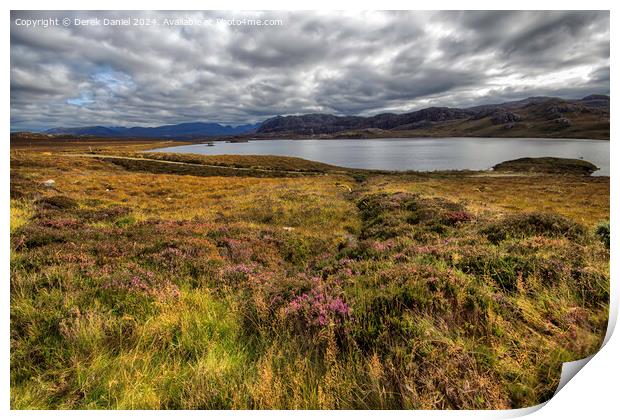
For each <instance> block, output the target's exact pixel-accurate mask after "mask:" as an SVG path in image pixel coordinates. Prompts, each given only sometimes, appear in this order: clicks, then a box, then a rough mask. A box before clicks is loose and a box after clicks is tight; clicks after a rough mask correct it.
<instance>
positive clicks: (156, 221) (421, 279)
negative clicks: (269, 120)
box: [10, 150, 609, 409]
mask: <svg viewBox="0 0 620 420" xmlns="http://www.w3.org/2000/svg"><path fill="white" fill-rule="evenodd" d="M101 154H102V155H106V156H109V155H112V154H113V153H112V151H111V150H105V151H102V152H101ZM131 156H147V157H148V158H149V159H153V160H157V159H158V156H157V154H153V153H149V154H131ZM195 159H196V158H195V157H191V156H185V157H179V158H178V162H181V163H188V162H189V163H192V164H193V165H198V166H200V165H205V166H204V167H194V166H192V169H191V170H189V169H185V168H184V169H182V170H180V169H179V167H180V166H182V165H176V166H175V164H171V163H170V162H175V157H174V156H171V155H165V156H162V157H161V162H155V163H152V162H151V161H150V160H144V161H143V160H131V161H129V160H124V161H123V157H122V156H120V155H119V156H118V157H116V158H114V159H111V158H103V157H97V156H96V155H93V156H86V155H77V153H74V154H73V155H68V154H66V153H63V152H61V151H57V150H51V151H49V152H42V151H34V152H26V151H19V152H15V151H14V152H13V153H12V156H11V279H10V280H11V405H12V407H13V408H18V409H19V408H125V409H134V408H135V409H137V408H142V409H158V408H164V409H181V408H183V409H192V408H194V409H196V408H209V409H214V408H224V409H226V408H235V409H243V408H250V409H263V408H354V409H355V408H415V409H442V408H451V409H464V408H466V409H472V408H483V409H490V408H516V407H524V406H529V405H534V404H537V403H540V402H542V401H545V400H547V399H549V398H550V397H551V396H552V395H553V392H554V391H555V388H556V386H557V383H558V380H559V374H560V368H561V363H562V362H564V361H570V360H575V359H580V358H583V357H586V356H588V355H591V354H593V353H594V352H595V351H596V350H597V349H598V348H599V346H600V345H601V342H602V339H603V337H604V335H605V331H606V326H607V316H608V300H609V222H608V219H609V178H603V177H601V178H594V177H584V176H577V175H557V174H528V175H527V176H514V177H513V176H511V175H510V174H508V175H506V176H502V177H490V176H486V174H484V173H435V174H421V173H420V174H417V173H407V174H398V173H379V172H360V171H347V170H345V169H343V168H332V167H329V166H328V165H320V164H314V163H308V162H307V161H303V162H300V160H295V159H291V160H287V159H286V158H277V159H273V161H272V160H270V158H269V157H261V158H256V159H253V158H252V157H243V158H242V159H239V161H237V162H235V158H234V157H220V158H217V157H213V158H210V159H209V160H208V161H201V160H195ZM120 161H123V162H120ZM128 162H131V163H128ZM136 162H138V163H136ZM214 166H215V167H216V168H213V167H214ZM219 166H221V170H220V168H219ZM296 166H297V167H298V169H297V170H296V169H295V168H296ZM237 167H239V168H244V169H246V170H245V171H242V172H235V170H236V169H235V168H237ZM47 179H54V180H55V181H56V185H55V186H54V187H53V188H48V187H45V186H43V185H42V182H43V181H45V180H47Z"/></svg>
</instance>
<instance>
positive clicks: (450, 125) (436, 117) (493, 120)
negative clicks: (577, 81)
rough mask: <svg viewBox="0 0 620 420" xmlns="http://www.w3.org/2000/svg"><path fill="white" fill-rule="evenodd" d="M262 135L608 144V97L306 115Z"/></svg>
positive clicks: (267, 126)
mask: <svg viewBox="0 0 620 420" xmlns="http://www.w3.org/2000/svg"><path fill="white" fill-rule="evenodd" d="M257 134H259V135H274V134H275V135H293V136H296V135H297V136H329V137H354V138H357V137H385V136H394V137H408V136H447V137H458V136H474V137H567V138H595V139H609V96H605V95H590V96H587V97H585V98H583V99H579V100H564V99H559V98H549V97H533V98H528V99H524V100H520V101H513V102H507V103H503V104H492V105H482V106H476V107H471V108H446V107H431V108H426V109H422V110H419V111H414V112H409V113H406V114H379V115H375V116H372V117H350V116H342V117H341V116H335V115H330V114H307V115H299V116H278V117H275V118H271V119H269V120H267V121H265V122H264V123H263V124H262V125H261V126H260V127H259V129H258V130H257Z"/></svg>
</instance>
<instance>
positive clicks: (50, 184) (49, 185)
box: [43, 179, 56, 188]
mask: <svg viewBox="0 0 620 420" xmlns="http://www.w3.org/2000/svg"><path fill="white" fill-rule="evenodd" d="M43 185H44V186H45V187H47V188H54V185H56V181H54V180H53V179H48V180H47V181H45V182H43Z"/></svg>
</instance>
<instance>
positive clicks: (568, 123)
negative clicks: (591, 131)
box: [554, 117, 573, 127]
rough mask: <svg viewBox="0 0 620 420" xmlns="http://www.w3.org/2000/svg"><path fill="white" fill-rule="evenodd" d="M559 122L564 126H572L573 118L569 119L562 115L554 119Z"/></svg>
mask: <svg viewBox="0 0 620 420" xmlns="http://www.w3.org/2000/svg"><path fill="white" fill-rule="evenodd" d="M554 121H555V122H556V123H557V124H559V125H561V126H562V127H570V126H571V125H573V124H572V122H571V120H569V119H568V118H565V117H562V118H556V119H555V120H554Z"/></svg>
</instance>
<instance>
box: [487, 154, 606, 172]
mask: <svg viewBox="0 0 620 420" xmlns="http://www.w3.org/2000/svg"><path fill="white" fill-rule="evenodd" d="M493 169H494V170H495V171H498V172H539V173H549V174H570V175H591V174H592V173H594V172H596V171H597V170H598V169H599V168H597V167H596V165H593V164H592V163H590V162H587V161H585V160H581V159H565V158H553V157H542V158H529V157H526V158H520V159H515V160H508V161H506V162H502V163H498V164H497V165H495V166H493Z"/></svg>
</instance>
